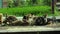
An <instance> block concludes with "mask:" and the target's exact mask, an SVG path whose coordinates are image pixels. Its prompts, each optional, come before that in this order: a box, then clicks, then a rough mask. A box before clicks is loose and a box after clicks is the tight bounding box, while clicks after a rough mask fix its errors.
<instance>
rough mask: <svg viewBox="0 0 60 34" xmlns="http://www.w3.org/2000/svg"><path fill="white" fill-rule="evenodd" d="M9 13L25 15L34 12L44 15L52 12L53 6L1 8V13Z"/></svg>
mask: <svg viewBox="0 0 60 34" xmlns="http://www.w3.org/2000/svg"><path fill="white" fill-rule="evenodd" d="M6 12H7V13H8V15H16V16H23V15H26V14H29V13H33V14H35V15H38V16H40V15H43V14H45V13H47V14H48V15H50V14H51V7H49V6H31V7H15V8H0V13H3V14H4V15H5V14H6Z"/></svg>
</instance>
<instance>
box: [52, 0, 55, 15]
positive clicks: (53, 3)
mask: <svg viewBox="0 0 60 34" xmlns="http://www.w3.org/2000/svg"><path fill="white" fill-rule="evenodd" d="M54 5H55V0H52V14H54Z"/></svg>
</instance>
